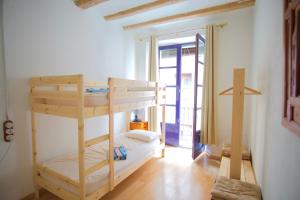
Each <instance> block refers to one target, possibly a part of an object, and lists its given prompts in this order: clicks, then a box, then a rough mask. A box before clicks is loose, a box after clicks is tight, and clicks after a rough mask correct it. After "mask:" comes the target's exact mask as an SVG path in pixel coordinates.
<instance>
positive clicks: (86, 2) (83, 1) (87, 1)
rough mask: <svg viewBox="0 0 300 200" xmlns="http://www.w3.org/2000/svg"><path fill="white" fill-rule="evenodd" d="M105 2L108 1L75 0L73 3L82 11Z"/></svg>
mask: <svg viewBox="0 0 300 200" xmlns="http://www.w3.org/2000/svg"><path fill="white" fill-rule="evenodd" d="M105 1H108V0H75V1H74V3H75V4H76V5H77V6H78V7H80V8H82V9H87V8H90V7H92V6H95V5H97V4H100V3H103V2H105Z"/></svg>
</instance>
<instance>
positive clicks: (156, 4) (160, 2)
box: [104, 0, 184, 21]
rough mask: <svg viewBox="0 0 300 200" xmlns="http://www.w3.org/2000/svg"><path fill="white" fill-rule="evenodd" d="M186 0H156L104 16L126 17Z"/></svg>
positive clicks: (109, 18)
mask: <svg viewBox="0 0 300 200" xmlns="http://www.w3.org/2000/svg"><path fill="white" fill-rule="evenodd" d="M182 1H184V0H156V1H153V2H150V3H146V4H142V5H140V6H136V7H132V8H129V9H127V10H122V11H120V12H117V13H113V14H111V15H107V16H104V19H105V20H108V21H109V20H116V19H120V18H124V17H129V16H132V15H136V14H139V13H142V12H146V11H149V10H153V9H155V8H160V7H163V6H167V5H172V4H175V3H178V2H182Z"/></svg>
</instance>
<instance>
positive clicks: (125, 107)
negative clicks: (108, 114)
mask: <svg viewBox="0 0 300 200" xmlns="http://www.w3.org/2000/svg"><path fill="white" fill-rule="evenodd" d="M155 105H156V104H155V99H154V100H150V101H142V102H136V103H124V104H116V103H114V105H113V106H112V110H113V112H125V111H130V110H134V109H140V108H145V107H151V106H155Z"/></svg>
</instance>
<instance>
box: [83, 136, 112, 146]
mask: <svg viewBox="0 0 300 200" xmlns="http://www.w3.org/2000/svg"><path fill="white" fill-rule="evenodd" d="M108 139H109V135H108V134H107V135H102V136H99V137H96V138H93V139H90V140H87V141H86V142H85V147H90V146H92V145H95V144H99V143H101V142H103V141H105V140H108Z"/></svg>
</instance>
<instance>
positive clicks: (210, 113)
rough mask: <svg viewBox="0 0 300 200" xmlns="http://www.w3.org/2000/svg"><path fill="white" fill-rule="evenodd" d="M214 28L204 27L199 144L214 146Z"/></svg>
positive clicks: (215, 139) (215, 136) (215, 95)
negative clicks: (204, 40)
mask: <svg viewBox="0 0 300 200" xmlns="http://www.w3.org/2000/svg"><path fill="white" fill-rule="evenodd" d="M214 38H215V27H214V26H213V25H208V26H207V27H206V42H205V61H204V83H203V101H202V117H201V120H202V123H201V143H202V144H208V145H211V144H216V143H217V133H216V97H217V94H216V91H215V90H216V86H215V62H214V60H215V48H214V47H215V39H214Z"/></svg>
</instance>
